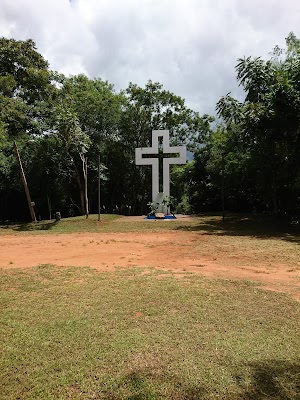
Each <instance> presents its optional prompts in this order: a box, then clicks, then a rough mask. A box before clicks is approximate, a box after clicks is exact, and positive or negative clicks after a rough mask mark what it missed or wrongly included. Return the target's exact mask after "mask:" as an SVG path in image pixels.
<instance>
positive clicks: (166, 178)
mask: <svg viewBox="0 0 300 400" xmlns="http://www.w3.org/2000/svg"><path fill="white" fill-rule="evenodd" d="M159 137H162V138H163V142H162V150H163V154H166V153H169V154H170V153H171V154H174V157H168V158H164V159H163V191H162V192H160V191H159V159H158V157H157V156H158V154H159V146H158V138H159ZM144 154H153V155H154V154H156V155H157V156H156V157H155V158H154V157H153V158H152V157H151V158H146V157H143V155H144ZM175 154H179V157H175ZM135 163H136V165H152V202H153V203H159V209H158V211H159V212H163V211H164V208H166V207H163V206H162V204H161V202H162V201H163V199H165V198H166V197H169V196H170V164H185V163H186V146H173V147H170V142H169V131H168V130H161V131H152V147H139V148H136V149H135Z"/></svg>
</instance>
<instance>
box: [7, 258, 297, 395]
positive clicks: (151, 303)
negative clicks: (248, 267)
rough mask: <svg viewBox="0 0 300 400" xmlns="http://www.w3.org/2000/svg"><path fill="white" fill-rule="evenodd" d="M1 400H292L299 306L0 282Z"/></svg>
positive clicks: (44, 281) (22, 277) (199, 286)
mask: <svg viewBox="0 0 300 400" xmlns="http://www.w3.org/2000/svg"><path fill="white" fill-rule="evenodd" d="M0 301H1V330H0V340H1V354H2V355H1V366H0V398H1V399H227V400H231V399H252V400H254V399H257V400H258V399H266V400H267V399H268V400H269V399H278V400H279V399H280V400H283V399H290V400H296V399H299V398H300V360H299V349H300V324H299V315H300V313H299V311H300V305H299V303H297V302H296V301H294V300H292V299H290V298H289V297H288V296H286V295H283V294H278V293H274V292H266V291H264V290H260V289H257V287H255V286H254V285H253V284H251V283H250V282H245V281H238V282H237V281H228V280H226V281H222V280H209V279H205V278H201V277H199V276H194V275H192V274H183V275H182V278H180V279H179V278H175V277H172V276H170V275H169V274H164V273H162V272H161V271H158V270H150V272H149V271H148V272H147V273H145V271H142V270H141V269H138V268H134V269H130V270H128V269H116V271H115V272H113V273H99V272H97V271H94V270H92V269H90V268H74V267H69V268H67V267H54V266H51V265H40V266H38V267H36V268H34V269H27V270H18V269H6V270H2V271H1V292H0Z"/></svg>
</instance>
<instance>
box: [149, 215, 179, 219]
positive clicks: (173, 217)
mask: <svg viewBox="0 0 300 400" xmlns="http://www.w3.org/2000/svg"><path fill="white" fill-rule="evenodd" d="M144 219H177V218H176V217H175V215H165V216H164V217H163V218H156V216H155V215H147V217H145V218H144Z"/></svg>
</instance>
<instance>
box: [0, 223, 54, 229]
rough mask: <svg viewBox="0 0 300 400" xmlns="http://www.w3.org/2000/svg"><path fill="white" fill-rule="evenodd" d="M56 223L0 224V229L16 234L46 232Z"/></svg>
mask: <svg viewBox="0 0 300 400" xmlns="http://www.w3.org/2000/svg"><path fill="white" fill-rule="evenodd" d="M56 224H57V221H47V222H45V221H43V222H28V223H18V224H14V223H9V224H7V223H6V224H5V223H1V224H0V229H10V230H13V231H16V232H31V231H48V230H51V229H53V228H54V227H55V225H56Z"/></svg>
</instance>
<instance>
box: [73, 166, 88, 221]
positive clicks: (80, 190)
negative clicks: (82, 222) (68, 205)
mask: <svg viewBox="0 0 300 400" xmlns="http://www.w3.org/2000/svg"><path fill="white" fill-rule="evenodd" d="M74 169H75V173H76V179H77V183H78V188H79V196H80V212H81V214H84V210H85V207H84V190H83V187H82V182H81V176H80V173H79V170H78V168H77V166H76V164H75V163H74Z"/></svg>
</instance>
